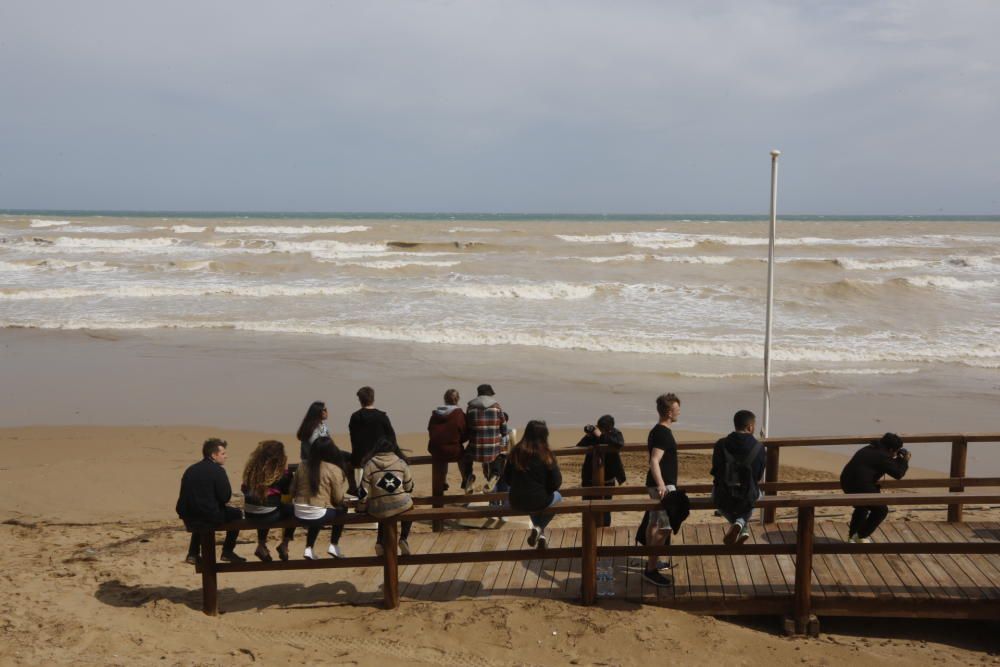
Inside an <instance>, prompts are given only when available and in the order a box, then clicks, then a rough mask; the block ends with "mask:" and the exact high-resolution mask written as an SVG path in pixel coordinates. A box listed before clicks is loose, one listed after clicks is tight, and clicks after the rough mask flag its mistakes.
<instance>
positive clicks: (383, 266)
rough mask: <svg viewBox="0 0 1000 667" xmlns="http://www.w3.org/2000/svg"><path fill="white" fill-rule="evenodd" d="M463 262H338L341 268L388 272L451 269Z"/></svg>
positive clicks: (422, 260)
mask: <svg viewBox="0 0 1000 667" xmlns="http://www.w3.org/2000/svg"><path fill="white" fill-rule="evenodd" d="M461 263H462V261H461V260H450V261H449V260H430V259H377V260H372V261H368V262H337V264H338V265H339V266H358V267H361V268H364V269H378V270H381V271H388V270H392V269H402V268H406V267H409V266H427V267H434V268H449V267H452V266H458V265H459V264H461Z"/></svg>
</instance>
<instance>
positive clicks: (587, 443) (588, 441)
mask: <svg viewBox="0 0 1000 667" xmlns="http://www.w3.org/2000/svg"><path fill="white" fill-rule="evenodd" d="M596 444H598V442H597V438H596V437H595V436H594V434H593V433H585V434H584V435H583V437H582V438H580V442H578V443H576V446H577V447H593V446H594V445H596Z"/></svg>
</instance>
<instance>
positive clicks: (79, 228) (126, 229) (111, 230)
mask: <svg viewBox="0 0 1000 667" xmlns="http://www.w3.org/2000/svg"><path fill="white" fill-rule="evenodd" d="M138 230H139V228H138V227H136V226H134V225H70V226H69V227H60V228H59V231H60V232H62V233H64V234H66V233H73V234H76V233H82V234H131V233H132V232H135V231H138Z"/></svg>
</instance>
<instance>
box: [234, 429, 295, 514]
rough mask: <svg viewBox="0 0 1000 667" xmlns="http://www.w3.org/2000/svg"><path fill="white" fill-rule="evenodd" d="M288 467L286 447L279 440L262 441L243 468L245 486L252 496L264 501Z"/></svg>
mask: <svg viewBox="0 0 1000 667" xmlns="http://www.w3.org/2000/svg"><path fill="white" fill-rule="evenodd" d="M287 465H288V457H287V456H286V455H285V445H283V444H282V443H280V442H278V441H277V440H262V441H261V442H260V443H259V444H258V445H257V449H255V450H253V452H252V453H251V454H250V458H249V459H247V465H246V467H245V468H243V484H244V485H245V486H246V488H247V491H249V492H250V494H251V495H253V496H255V497H257V498H259V499H261V500H263V499H265V498H267V489H268V487H269V486H271V485H272V484H274V483H275V482H277V481H278V480H279V479H281V476H282V475H283V474H284V473H285V468H286V466H287Z"/></svg>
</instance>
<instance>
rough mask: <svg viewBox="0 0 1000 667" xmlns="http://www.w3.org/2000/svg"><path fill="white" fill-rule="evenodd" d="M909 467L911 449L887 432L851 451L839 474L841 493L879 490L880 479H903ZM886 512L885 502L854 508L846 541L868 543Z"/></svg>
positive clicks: (874, 491)
mask: <svg viewBox="0 0 1000 667" xmlns="http://www.w3.org/2000/svg"><path fill="white" fill-rule="evenodd" d="M909 467H910V452H909V451H907V450H905V449H903V440H902V438H900V437H899V436H898V435H896V434H895V433H886V434H885V435H883V436H882V437H881V438H880V439H879V440H872V441H871V443H870V444H869V445H867V446H865V447H862V448H861V449H859V450H858V451H856V452H855V453H854V456H853V457H851V460H850V461H848V463H847V465H846V466H844V470H843V472H841V473H840V488H842V489H843V490H844V493H881V492H882V489H881V488H880V487H879V480H881V479H882V477H883V476H885V475H889V476H890V477H894V478H895V479H902V478H903V475H905V474H906V471H907V469H908V468H909ZM888 514H889V507H888V506H887V505H865V506H861V507H855V508H854V514H852V515H851V524H850V527H849V528H848V534H849V535H850V538H849V541H850V542H862V543H866V544H867V543H870V542H871V541H872V538H871V536H872V533H874V532H875V530H876V529H877V528H878V527H879V524H880V523H882V521H883V520H885V517H886V516H887V515H888Z"/></svg>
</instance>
